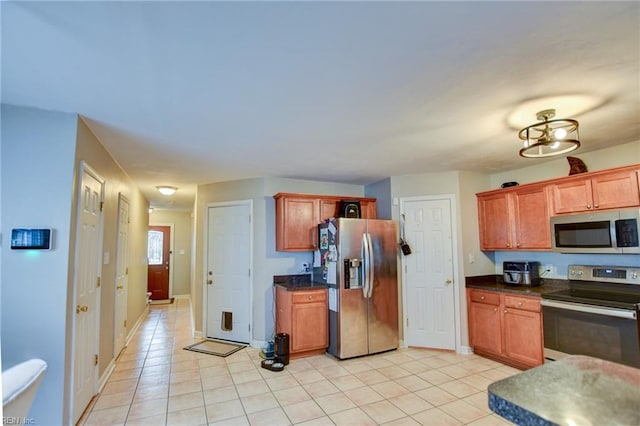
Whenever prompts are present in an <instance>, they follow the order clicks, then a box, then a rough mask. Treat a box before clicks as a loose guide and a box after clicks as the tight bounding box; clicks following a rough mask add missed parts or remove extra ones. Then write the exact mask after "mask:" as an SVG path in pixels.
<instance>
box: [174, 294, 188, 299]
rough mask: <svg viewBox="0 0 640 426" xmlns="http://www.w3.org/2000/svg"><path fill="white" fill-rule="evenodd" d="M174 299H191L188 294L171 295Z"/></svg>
mask: <svg viewBox="0 0 640 426" xmlns="http://www.w3.org/2000/svg"><path fill="white" fill-rule="evenodd" d="M173 297H174V298H176V299H191V295H190V294H188V293H187V294H174V295H173Z"/></svg>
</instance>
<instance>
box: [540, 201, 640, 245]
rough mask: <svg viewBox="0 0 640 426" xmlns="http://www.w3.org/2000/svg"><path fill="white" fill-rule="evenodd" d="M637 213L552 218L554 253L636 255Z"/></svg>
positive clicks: (626, 211) (607, 213) (572, 215)
mask: <svg viewBox="0 0 640 426" xmlns="http://www.w3.org/2000/svg"><path fill="white" fill-rule="evenodd" d="M639 222H640V209H637V208H635V209H630V210H616V211H605V212H594V213H586V214H571V215H564V216H552V217H551V243H552V248H553V251H557V252H560V253H618V254H638V253H640V245H639V244H638V223H639Z"/></svg>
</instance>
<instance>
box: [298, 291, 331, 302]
mask: <svg viewBox="0 0 640 426" xmlns="http://www.w3.org/2000/svg"><path fill="white" fill-rule="evenodd" d="M326 300H327V291H326V290H311V291H294V292H293V294H292V295H291V301H292V302H293V303H311V302H324V301H326Z"/></svg>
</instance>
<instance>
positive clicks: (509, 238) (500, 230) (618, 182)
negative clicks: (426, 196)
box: [476, 164, 640, 251]
mask: <svg viewBox="0 0 640 426" xmlns="http://www.w3.org/2000/svg"><path fill="white" fill-rule="evenodd" d="M639 182H640V165H637V164H636V165H633V166H627V167H619V168H616V169H609V170H603V171H598V172H592V173H584V174H580V175H575V176H568V177H564V178H559V179H552V180H548V181H544V182H537V183H531V184H527V185H521V186H515V187H510V188H505V189H496V190H493V191H487V192H482V193H479V194H476V196H477V200H478V225H479V231H480V249H481V250H527V251H534V250H551V230H550V228H549V222H550V218H551V216H554V215H561V214H569V213H582V212H585V211H593V210H610V209H617V208H627V207H635V206H640V191H639V190H638V187H639Z"/></svg>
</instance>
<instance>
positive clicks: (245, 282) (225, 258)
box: [206, 203, 251, 343]
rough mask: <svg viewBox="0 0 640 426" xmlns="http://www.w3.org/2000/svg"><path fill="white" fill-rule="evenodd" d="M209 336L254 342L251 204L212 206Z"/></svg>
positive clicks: (207, 275)
mask: <svg viewBox="0 0 640 426" xmlns="http://www.w3.org/2000/svg"><path fill="white" fill-rule="evenodd" d="M207 230H208V231H207V233H208V235H207V270H206V282H207V284H206V293H207V327H206V329H207V330H206V333H207V337H211V338H216V339H224V340H232V341H236V342H242V343H250V341H251V205H250V204H249V203H240V204H233V205H219V206H212V207H209V214H208V227H207Z"/></svg>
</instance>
